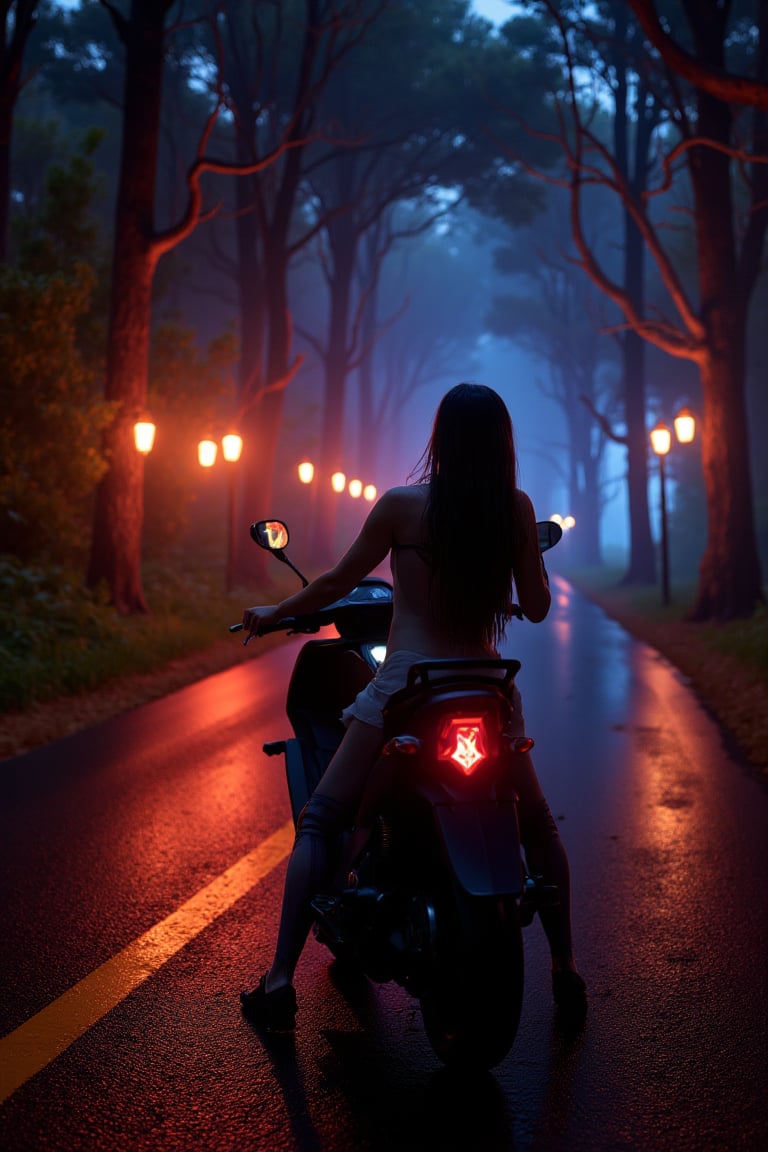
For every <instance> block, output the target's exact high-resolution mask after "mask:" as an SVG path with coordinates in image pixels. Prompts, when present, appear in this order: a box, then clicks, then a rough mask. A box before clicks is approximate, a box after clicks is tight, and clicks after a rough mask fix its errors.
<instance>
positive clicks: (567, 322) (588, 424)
mask: <svg viewBox="0 0 768 1152" xmlns="http://www.w3.org/2000/svg"><path fill="white" fill-rule="evenodd" d="M591 216H592V218H593V220H594V225H593V227H594V230H595V231H597V230H601V229H602V228H603V227H604V219H603V217H602V216H601V214H600V213H599V211H597V212H596V211H595V210H594V209H593V210H592V212H591ZM568 240H569V234H568V217H567V213H564V212H563V203H562V197H560V196H558V195H555V194H553V195H551V196H550V201H549V204H548V206H547V211H546V213H545V215H544V216H543V218H542V220H541V222H540V225H539V227H538V229H537V230H536V231H535V232H534V233H533V235H532V236H531V237H529V236H527V235H526V234H522V235H518V234H516V233H513V235H512V238H511V241H509V242H507V243H506V244H503V245H501V246H500V247H499V248H497V250H496V252H495V263H496V267H497V269H498V270H499V271H500V272H501V273H504V274H507V275H508V276H511V277H514V281H513V285H514V286H513V288H512V290H511V291H508V292H504V293H502V294H499V295H497V296H495V297H494V299H493V302H492V306H491V309H490V312H489V315H488V326H489V328H490V330H491V331H492V332H494V333H495V334H496V335H497V336H501V337H505V338H507V339H509V340H512V341H513V342H514V343H516V344H518V345H519V346H520V347H522V348H525V350H526V351H527V352H528V353H529V355H530V356H531V357H532V359H534V360H536V361H538V362H539V363H540V364H542V365H543V366H544V367H545V368H546V369H547V378H546V379H545V380H544V381H542V382H541V383H540V384H539V388H540V390H541V391H542V392H543V393H544V394H545V395H547V396H549V397H550V398H551V399H552V400H553V401H554V402H555V403H556V404H557V405H558V406H559V407H560V408H561V410H562V412H563V416H564V419H565V425H566V430H567V434H568V435H567V444H566V448H565V451H564V452H563V451H558V453H557V456H556V458H555V459H554V460H553V462H552V463H553V467H554V468H556V469H558V470H560V471H561V472H562V474H563V477H564V480H565V482H566V486H567V490H568V497H569V504H568V511H569V512H571V513H572V514H573V515H574V516H575V518H576V523H577V524H578V525H579V531H578V533H577V537H576V540H575V541H574V545H575V554H576V555H577V558H578V560H579V562H580V563H582V564H589V565H598V564H599V563H600V512H601V505H602V502H603V498H602V493H601V488H600V463H601V457H602V453H603V449H604V447H605V436H604V433H603V429H602V428H601V427H599V426H598V427H597V428H596V427H595V424H594V422H593V421H592V419H591V417H590V416H589V415H588V411H587V408H586V407H585V403H584V401H587V402H588V403H589V406H590V407H591V408H595V407H596V406H598V405H600V406H602V405H603V403H604V402H605V401H604V399H603V397H604V393H605V388H604V381H603V377H604V371H603V370H604V368H605V366H606V362H607V361H608V360H609V358H610V359H612V360H615V349H614V348H612V347H611V346H610V344H609V341H608V340H607V339H606V338H605V337H604V336H602V335H601V332H600V324H599V317H598V314H599V299H598V297H599V293H598V292H597V291H596V290H593V291H592V292H590V291H589V290H588V291H587V292H586V293H585V291H584V284H583V276H582V275H581V273H580V272H579V271H578V269H575V268H574V267H573V266H572V265H571V264H570V263H569V262H568V260H567V259H566V258H565V253H567V250H568ZM563 460H564V461H565V463H564V464H563Z"/></svg>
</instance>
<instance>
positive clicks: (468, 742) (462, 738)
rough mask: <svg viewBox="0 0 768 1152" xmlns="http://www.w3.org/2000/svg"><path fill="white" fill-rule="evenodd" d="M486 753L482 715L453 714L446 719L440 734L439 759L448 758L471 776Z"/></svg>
mask: <svg viewBox="0 0 768 1152" xmlns="http://www.w3.org/2000/svg"><path fill="white" fill-rule="evenodd" d="M486 755H487V752H486V739H485V725H484V723H483V718H482V716H478V717H467V716H461V717H456V716H455V717H453V718H452V719H450V720H448V721H447V723H446V724H445V726H444V728H443V731H442V734H441V736H440V745H439V750H438V756H439V758H440V759H441V760H450V762H451V763H452V764H455V765H456V767H457V768H460V769H461V771H462V772H463V773H464V774H465V776H471V775H472V773H473V772H474V771H475V769H476V768H478V767H479V766H480V764H482V762H483V760H485V758H486Z"/></svg>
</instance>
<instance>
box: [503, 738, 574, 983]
mask: <svg viewBox="0 0 768 1152" xmlns="http://www.w3.org/2000/svg"><path fill="white" fill-rule="evenodd" d="M514 784H515V789H516V791H517V794H518V796H519V800H520V802H519V806H518V812H519V816H520V838H521V840H522V843H523V848H524V849H525V859H526V863H527V865H528V871H529V872H530V873H531V874H533V875H540V876H542V877H543V878H544V881H545V883H547V884H556V885H557V888H558V892H559V895H560V901H559V903H558V905H557V906H556V907H554V908H543V909H542V910H541V911H540V913H539V915H540V917H541V923H542V926H543V928H544V931H545V933H546V936H547V940H548V942H549V947H550V951H551V953H552V970H553V972H557V971H571V972H575V971H576V970H577V969H576V962H575V960H574V956H573V938H572V932H571V873H570V867H569V864H568V856H567V855H566V851H565V848H564V846H563V842H562V840H561V839H560V833H559V831H558V827H557V824H556V823H555V820H554V818H553V816H552V813H551V812H550V810H549V805H548V804H547V801H546V799H545V797H544V793H543V792H542V790H541V785H540V784H539V779H538V777H537V775H536V770H535V768H534V766H533V760H532V759H531V757H530V755H529V754H528V753H524V754H522V755H519V756H517V757H516V761H515V772H514Z"/></svg>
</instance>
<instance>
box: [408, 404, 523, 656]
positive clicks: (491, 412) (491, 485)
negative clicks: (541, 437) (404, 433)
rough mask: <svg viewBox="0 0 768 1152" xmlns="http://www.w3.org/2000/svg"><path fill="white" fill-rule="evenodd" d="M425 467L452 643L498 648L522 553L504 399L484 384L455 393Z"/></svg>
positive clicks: (434, 563) (437, 577) (437, 576)
mask: <svg viewBox="0 0 768 1152" xmlns="http://www.w3.org/2000/svg"><path fill="white" fill-rule="evenodd" d="M420 463H421V471H420V474H419V476H418V479H419V481H420V482H421V483H428V484H429V496H428V500H427V509H426V517H427V530H428V536H429V559H430V565H431V568H432V575H433V580H434V586H435V593H436V596H437V598H438V602H439V605H440V617H441V621H442V624H443V626H444V627H445V628H446V629H447V630H448V632H449V633H450V635H451V637H452V638H453V639H454V640H458V641H459V642H465V643H470V644H477V642H478V641H479V640H481V641H482V642H484V643H485V644H486V645H489V646H491V647H495V646H496V645H497V644H498V642H499V641H500V640H501V639H502V638H503V636H504V631H505V627H506V624H507V621H508V620H509V618H510V616H511V602H512V574H513V570H514V567H515V562H516V559H517V556H518V554H519V549H520V546H521V532H520V526H519V523H518V520H519V516H518V513H517V507H516V500H515V491H516V488H517V457H516V454H515V441H514V433H513V430H512V421H511V419H510V416H509V412H508V411H507V406H506V404H505V403H504V401H503V400H502V398H501V397H500V396H499V394H498V393H497V392H494V391H493V389H492V388H487V387H486V386H485V385H484V384H457V385H456V386H455V388H451V390H450V391H449V392H447V393H446V395H445V396H444V397H443V399H442V401H441V402H440V406H439V407H438V409H437V413H436V414H435V421H434V425H433V428H432V435H431V437H430V441H429V444H428V445H427V448H426V450H425V452H424V456H423V457H422V461H421V462H420Z"/></svg>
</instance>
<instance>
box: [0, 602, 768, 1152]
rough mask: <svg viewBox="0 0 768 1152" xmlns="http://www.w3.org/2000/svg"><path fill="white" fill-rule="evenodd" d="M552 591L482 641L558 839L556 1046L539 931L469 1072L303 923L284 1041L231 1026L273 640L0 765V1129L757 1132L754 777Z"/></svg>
mask: <svg viewBox="0 0 768 1152" xmlns="http://www.w3.org/2000/svg"><path fill="white" fill-rule="evenodd" d="M556 593H557V594H556V597H555V601H556V602H555V604H554V607H553V611H552V612H551V614H550V616H549V618H548V620H547V621H546V622H545V623H544V624H542V625H537V626H533V625H530V624H524V625H519V626H518V625H516V626H515V627H514V628H512V629H511V630H510V642H509V644H508V646H507V651H506V652H505V654H506V655H510V656H517V657H518V658H520V659H521V660H522V662H523V670H522V672H521V675H520V678H519V683H520V685H521V688H522V691H523V697H524V701H525V711H526V716H527V720H528V730H529V731H530V732H531V734H532V735H534V736H535V738H536V749H535V751H534V756H535V759H536V764H537V767H538V770H539V774H540V777H541V779H542V783H543V785H544V788H545V791H546V792H547V794H548V797H549V799H550V803H551V806H552V809H553V811H554V813H555V815H556V816H557V818H558V819H559V820H560V822H561V830H562V834H563V837H564V840H565V843H566V846H567V848H568V851H569V853H570V857H571V866H572V871H573V885H574V919H575V926H576V942H577V952H578V958H579V962H580V965H581V968H582V971H583V972H584V975H585V977H586V979H587V981H588V984H589V990H590V1016H589V1021H588V1024H587V1027H586V1029H585V1031H584V1032H583V1034H582V1035H581V1036H579V1037H578V1038H577V1039H568V1038H566V1037H564V1036H562V1035H560V1034H559V1033H558V1032H557V1030H556V1029H555V1027H554V1025H553V1018H552V1007H551V1002H550V991H549V980H548V972H547V962H546V949H545V948H544V943H543V935H542V933H541V930H540V928H539V926H538V924H534V925H533V926H532V927H531V928H529V929H528V930H527V932H526V962H527V969H528V970H527V978H526V991H525V1001H524V1008H523V1018H522V1023H521V1028H520V1032H519V1034H518V1038H517V1040H516V1042H515V1045H514V1047H513V1049H512V1051H511V1053H510V1054H509V1056H508V1057H507V1059H506V1060H505V1061H504V1063H503V1064H502V1065H500V1066H499V1068H497V1069H495V1070H494V1071H493V1072H492V1073H490V1074H488V1075H484V1076H481V1077H478V1078H476V1079H467V1078H460V1077H456V1076H453V1075H449V1074H448V1073H446V1072H445V1071H443V1070H441V1068H440V1066H439V1064H438V1063H437V1062H436V1060H435V1058H434V1057H433V1055H432V1053H431V1051H430V1049H429V1046H428V1045H427V1043H426V1040H425V1038H424V1035H423V1031H422V1027H421V1020H420V1016H419V1012H418V1009H417V1008H416V1006H415V1005H414V1004H413V1003H412V1002H411V1001H410V1000H409V998H408V997H407V996H406V995H405V994H404V993H403V992H401V991H400V990H399V989H397V988H395V987H392V986H388V985H387V986H377V985H369V984H365V985H363V986H361V987H357V988H354V989H345V990H342V989H339V988H337V987H336V986H335V984H334V982H333V976H332V972H331V971H330V970H329V967H328V963H327V960H328V956H327V953H325V952H324V951H323V950H322V949H321V948H320V947H319V946H318V945H317V944H315V943H314V942H312V943H310V945H309V946H308V947H307V950H306V951H305V954H304V957H303V959H302V963H301V966H300V968H299V972H298V974H297V985H298V989H299V994H300V1003H301V1012H300V1018H299V1028H298V1030H297V1033H296V1036H295V1038H294V1039H290V1038H275V1039H273V1040H271V1041H270V1042H269V1043H268V1044H267V1045H266V1046H265V1044H264V1043H262V1041H261V1040H260V1039H259V1038H258V1037H257V1035H256V1034H255V1033H254V1032H253V1031H252V1030H251V1029H250V1028H249V1026H248V1025H247V1024H245V1023H244V1022H243V1020H242V1019H241V1017H240V1014H239V1010H238V1005H237V992H238V990H239V989H240V988H241V987H242V986H244V985H245V984H250V983H252V982H253V980H254V979H255V977H257V976H258V974H259V973H260V971H261V970H263V968H264V967H265V966H266V962H267V958H268V953H269V944H270V942H271V939H272V928H273V924H274V921H275V917H276V909H277V905H278V901H279V896H280V889H281V882H282V877H283V873H284V850H285V849H284V842H285V843H286V844H287V842H288V841H287V840H286V839H285V837H286V829H285V826H286V822H287V820H288V817H289V810H288V803H287V798H286V795H285V791H284V786H283V780H282V776H281V768H280V764H279V761H278V760H267V759H266V758H265V757H263V755H262V754H261V744H262V742H263V740H264V739H270V738H278V737H280V736H282V735H285V734H287V729H286V721H285V720H284V714H283V707H282V699H283V695H284V689H285V683H286V677H287V675H288V673H289V670H290V667H291V664H292V660H293V657H294V654H295V650H296V644H297V643H298V642H297V641H288V642H286V644H285V646H284V647H282V648H279V649H276V650H273V651H272V652H270V653H268V654H266V655H265V656H264V657H262V658H260V659H258V660H255V661H253V660H251V661H248V662H246V663H244V664H243V665H241V666H239V667H237V668H235V669H233V670H231V671H229V672H225V673H222V674H221V675H219V676H216V677H213V678H211V679H209V680H207V681H204V682H202V683H200V684H198V685H194V686H192V687H190V688H187V689H184V690H183V691H181V692H178V693H176V694H175V695H173V696H171V697H168V698H167V699H165V700H162V701H158V702H156V703H154V704H151V705H149V706H147V707H145V708H141V709H138V710H136V711H135V712H133V713H131V714H129V715H127V716H124V717H120V718H118V719H116V720H114V721H110V722H108V723H105V724H102V725H100V726H99V727H97V728H95V729H92V730H90V731H88V732H84V733H81V734H79V735H77V736H74V737H71V738H69V739H67V740H64V741H61V742H60V743H58V744H55V745H52V746H50V747H49V748H46V749H43V750H41V751H39V752H35V753H31V754H29V755H27V756H24V757H19V758H17V759H16V760H13V761H7V762H6V763H4V764H2V765H0V800H1V801H2V804H1V808H2V811H1V814H0V859H1V860H2V880H1V882H2V909H3V915H2V932H1V933H0V1032H2V1034H4V1035H5V1034H8V1036H7V1037H6V1039H5V1040H4V1041H2V1042H1V1044H0V1076H2V1077H3V1078H4V1079H5V1082H6V1084H7V1083H8V1082H10V1081H13V1079H14V1077H13V1072H14V1070H15V1071H16V1072H18V1073H19V1075H18V1076H17V1077H16V1079H18V1080H19V1081H20V1083H19V1085H18V1087H15V1090H13V1091H11V1092H10V1094H9V1095H8V1098H7V1099H6V1100H5V1103H3V1104H2V1105H0V1148H2V1149H3V1150H5V1152H17V1150H21V1149H30V1150H32V1149H34V1150H36V1152H46V1150H49V1149H50V1150H56V1152H75V1150H77V1149H93V1150H99V1152H101V1150H105V1152H106V1150H107V1149H109V1150H116V1149H120V1150H123V1149H125V1150H131V1152H143V1150H145V1149H146V1150H153V1152H155V1150H165V1149H168V1150H176V1149H179V1150H182V1149H184V1150H188V1149H206V1150H211V1152H218V1150H221V1152H229V1150H232V1152H235V1150H237V1152H240V1150H250V1149H270V1150H273V1149H274V1150H278V1152H279V1150H283V1149H284V1150H286V1152H288V1150H292V1149H302V1150H315V1149H329V1150H339V1152H341V1150H347V1149H349V1150H350V1152H351V1150H355V1152H360V1150H364V1149H401V1148H414V1149H416V1148H424V1149H448V1148H457V1149H458V1148H462V1149H468V1150H471V1149H478V1150H485V1149H541V1150H545V1152H560V1150H562V1152H582V1150H583V1152H592V1150H595V1152H597V1150H606V1152H607V1150H611V1152H612V1150H614V1149H616V1150H620V1149H640V1150H643V1152H659V1150H670V1152H673V1150H674V1152H714V1150H715V1149H723V1150H726V1149H727V1150H728V1152H736V1150H744V1152H746V1150H750V1152H751V1150H755V1152H757V1150H758V1149H760V1152H762V1150H763V1149H764V1148H766V1147H768V1071H767V1069H768V960H767V959H766V958H767V957H768V912H767V910H766V905H767V896H766V894H767V893H768V793H767V791H766V788H765V786H764V785H763V784H762V783H761V782H760V781H759V780H758V779H756V778H755V777H754V776H753V775H751V774H750V773H749V772H748V771H747V770H746V769H745V768H744V767H743V766H742V765H741V764H740V763H739V762H738V760H735V759H733V758H732V756H731V754H730V753H729V750H728V749H727V747H726V746H724V744H723V741H722V739H721V735H720V732H719V730H718V729H717V728H716V727H715V725H714V724H713V723H712V721H711V720H710V719H709V717H708V716H707V715H706V713H705V712H704V711H703V710H702V709H701V708H700V706H699V705H698V704H697V702H696V701H695V699H694V698H693V697H692V695H691V694H690V693H689V692H688V690H687V688H686V687H685V685H684V684H683V683H682V682H681V680H680V679H679V677H678V676H677V675H676V674H675V673H674V672H673V671H672V670H671V669H670V667H669V666H668V665H667V664H665V663H664V662H663V661H662V660H661V659H660V658H659V657H657V656H656V655H655V654H654V653H653V652H652V651H651V650H649V649H648V648H646V647H644V646H643V645H640V644H638V643H637V642H635V641H634V640H632V639H631V638H630V637H628V636H627V635H626V634H625V633H623V632H622V631H621V629H620V628H619V627H618V626H617V625H615V624H614V623H612V622H611V621H609V620H607V618H606V617H604V616H603V615H602V613H601V612H600V611H599V610H598V609H596V608H595V607H593V606H591V605H589V604H587V603H586V602H585V601H584V600H582V599H580V598H579V597H578V596H576V595H575V594H574V593H573V592H572V591H571V590H570V589H569V588H568V587H567V586H566V585H564V584H561V583H560V582H557V584H556ZM233 642H234V643H237V640H234V641H233ZM270 836H273V839H272V840H271V841H268V844H267V847H268V848H269V845H273V846H274V845H275V844H277V848H276V849H275V854H274V859H273V858H272V857H270V858H269V859H267V858H266V857H264V856H263V852H264V851H266V849H263V845H264V842H265V840H266V839H267V837H270ZM281 836H282V839H281V838H280V837H281ZM275 837H276V838H275ZM243 858H247V859H246V864H247V866H248V868H251V869H255V871H253V872H248V871H246V872H245V873H243V872H242V868H243V865H238V862H239V861H242V860H243ZM275 859H276V860H277V863H275ZM265 861H266V862H265ZM235 865H237V867H235V868H234V869H233V866H235ZM228 870H230V871H228ZM222 876H223V877H224V879H223V880H220V879H219V878H220V877H222ZM243 876H245V879H243ZM254 876H257V877H259V878H257V879H256V880H255V881H254V882H251V881H252V879H253V877H254ZM207 886H210V887H207ZM238 886H239V887H238ZM201 892H203V896H202V897H200V896H198V894H199V893H201ZM180 908H182V913H178V912H177V910H178V909H180ZM201 908H203V911H202V912H201V910H200V909H201ZM185 909H186V911H184V910H185ZM174 916H175V918H174ZM180 916H181V919H179V917H180ZM184 916H186V919H184ZM201 916H202V919H199V920H198V921H195V917H198V918H199V917H201ZM169 917H171V920H170V921H169V920H168V919H167V918H169ZM193 921H194V923H193ZM190 923H193V927H192V928H190V927H189V925H190ZM156 925H160V926H161V927H160V928H157V929H156V928H155V926H156ZM153 933H154V934H153ZM174 933H175V935H174ZM185 933H186V935H185ZM136 941H139V944H138V945H136V944H135V943H134V942H136ZM169 941H170V943H169ZM163 948H165V950H166V953H167V955H166V953H163V951H162V950H163ZM137 956H138V960H137V959H136V957H137ZM115 957H117V958H118V960H117V961H115V960H114V959H113V958H115ZM127 958H131V963H132V964H133V965H134V967H133V969H132V971H133V977H132V983H131V985H130V987H129V986H128V985H125V986H124V984H123V983H121V982H122V981H124V979H125V969H126V968H127V966H128V959H127ZM100 966H103V967H102V968H100ZM97 970H98V972H97ZM94 972H97V975H96V976H95V977H94V976H93V975H92V974H93V973H94ZM107 985H108V988H107V990H106V991H105V986H107ZM73 988H74V989H75V992H74V993H71V994H70V995H69V996H68V997H67V996H66V995H64V994H66V993H67V992H68V990H69V989H73ZM131 989H132V990H131ZM62 996H64V999H63V1000H60V999H58V998H60V997H62ZM100 997H101V999H100ZM49 1005H53V1008H50V1009H49V1008H48V1006H49ZM100 1005H101V1006H100ZM105 1005H106V1006H107V1007H105ZM46 1009H47V1011H46ZM30 1020H31V1021H32V1025H25V1022H27V1021H30ZM33 1026H34V1027H33ZM25 1028H26V1031H25ZM30 1028H31V1029H32V1031H30ZM19 1029H21V1031H18V1030H19ZM62 1029H64V1030H65V1031H66V1030H67V1029H69V1032H70V1033H72V1034H74V1033H76V1032H77V1031H78V1029H79V1031H80V1032H81V1034H80V1035H79V1037H78V1038H76V1039H74V1040H73V1041H72V1042H71V1043H69V1044H68V1046H65V1045H66V1040H65V1041H62V1039H61V1034H62ZM20 1037H22V1038H26V1039H24V1043H23V1044H22V1042H21V1040H20V1039H19V1038H20ZM30 1037H31V1038H30ZM58 1048H62V1050H61V1051H60V1054H58V1055H55V1052H56V1051H57V1050H58ZM20 1053H21V1055H20ZM45 1060H48V1061H49V1062H48V1063H44V1062H45ZM12 1063H13V1065H14V1067H13V1068H11V1064H12ZM41 1065H42V1066H41ZM38 1066H39V1070H35V1069H36V1068H37V1067H38ZM25 1068H26V1069H27V1070H28V1074H27V1072H24V1071H23V1070H22V1071H19V1070H20V1069H25ZM9 1070H10V1071H9Z"/></svg>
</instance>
